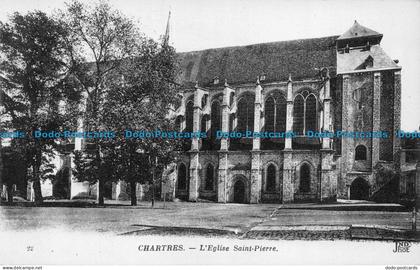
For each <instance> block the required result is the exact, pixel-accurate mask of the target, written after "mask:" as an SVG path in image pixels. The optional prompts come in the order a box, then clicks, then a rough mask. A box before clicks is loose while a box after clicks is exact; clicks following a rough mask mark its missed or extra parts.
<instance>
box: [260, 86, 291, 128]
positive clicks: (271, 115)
mask: <svg viewBox="0 0 420 270" xmlns="http://www.w3.org/2000/svg"><path fill="white" fill-rule="evenodd" d="M286 109H287V106H286V99H285V98H284V97H283V96H282V95H280V94H279V93H276V94H274V95H271V96H270V97H268V98H267V99H266V101H265V105H264V122H265V131H267V132H284V131H285V130H286V114H287V111H286Z"/></svg>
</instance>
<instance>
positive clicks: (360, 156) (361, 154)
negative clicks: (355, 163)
mask: <svg viewBox="0 0 420 270" xmlns="http://www.w3.org/2000/svg"><path fill="white" fill-rule="evenodd" d="M355 152H356V154H355V157H354V159H355V160H366V159H367V157H366V156H367V149H366V146H364V145H358V146H357V147H356V150H355Z"/></svg>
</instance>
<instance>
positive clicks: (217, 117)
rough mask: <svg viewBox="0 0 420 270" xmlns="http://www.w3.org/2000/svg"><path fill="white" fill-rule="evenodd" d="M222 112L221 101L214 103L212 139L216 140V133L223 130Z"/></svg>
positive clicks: (212, 107)
mask: <svg viewBox="0 0 420 270" xmlns="http://www.w3.org/2000/svg"><path fill="white" fill-rule="evenodd" d="M221 125H222V111H221V110H220V103H219V101H213V103H212V104H211V138H212V140H215V139H216V132H217V131H218V130H221V129H222V126H221Z"/></svg>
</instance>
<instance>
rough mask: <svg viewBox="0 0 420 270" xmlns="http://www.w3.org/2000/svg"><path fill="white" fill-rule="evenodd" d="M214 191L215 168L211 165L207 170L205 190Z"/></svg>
mask: <svg viewBox="0 0 420 270" xmlns="http://www.w3.org/2000/svg"><path fill="white" fill-rule="evenodd" d="M213 189H214V167H213V165H211V164H209V165H208V166H207V169H206V185H205V190H213Z"/></svg>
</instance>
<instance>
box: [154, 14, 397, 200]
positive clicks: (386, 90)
mask: <svg viewBox="0 0 420 270" xmlns="http://www.w3.org/2000/svg"><path fill="white" fill-rule="evenodd" d="M382 37H383V35H382V34H380V33H378V32H376V31H373V30H371V29H369V28H367V27H364V26H362V25H360V24H359V23H358V22H355V23H354V25H353V26H352V27H351V28H350V29H349V30H348V31H346V32H345V33H344V34H342V35H341V36H330V37H323V38H314V39H302V40H293V41H282V42H273V43H264V44H256V45H249V46H241V47H227V48H218V49H208V50H204V51H195V52H187V53H179V59H180V66H181V68H180V75H179V79H180V82H182V85H183V91H182V104H181V106H180V107H179V108H178V109H177V112H176V121H177V127H178V130H179V131H186V132H204V133H205V134H206V135H207V136H205V138H193V139H191V140H188V141H186V142H185V144H184V151H183V152H182V153H181V155H180V158H179V159H178V160H177V162H176V165H175V167H174V169H173V171H172V173H171V174H169V175H167V176H166V178H167V180H166V181H165V183H164V184H163V185H162V196H166V198H168V199H174V198H179V199H182V200H188V201H200V200H208V201H214V202H220V203H229V202H236V203H264V202H271V203H291V202H299V201H313V202H325V201H335V200H336V199H339V198H341V199H358V200H373V199H375V198H376V197H378V196H379V195H380V194H382V195H383V194H389V192H394V193H397V195H398V186H397V188H395V185H394V186H393V185H392V183H390V181H391V180H390V179H383V177H382V178H381V177H380V174H379V172H378V170H379V169H378V166H382V167H389V168H392V169H393V170H394V171H397V172H398V171H399V168H400V164H399V159H400V157H399V151H400V140H399V139H398V138H397V137H396V136H394V133H395V132H396V131H397V130H399V129H400V106H401V105H400V104H401V102H400V100H401V67H400V66H399V65H398V60H393V59H392V58H390V57H389V56H388V55H387V54H386V53H385V52H384V51H383V49H382V48H381V40H382ZM247 131H251V132H259V133H265V134H268V133H270V132H271V133H277V134H284V135H285V136H280V137H278V138H267V137H259V136H251V137H245V138H244V137H243V138H233V137H232V136H230V137H228V136H226V137H221V138H220V136H217V135H218V134H217V133H218V132H219V135H220V132H223V133H224V134H228V133H232V132H237V133H245V132H247ZM310 131H314V132H323V133H324V134H326V133H335V134H336V133H337V132H339V131H343V132H344V131H347V132H360V133H363V134H369V133H371V134H372V133H373V134H375V132H381V131H385V132H387V134H388V136H384V138H380V139H379V138H372V137H371V136H369V135H367V136H363V135H362V136H357V137H341V138H340V137H337V136H332V137H329V136H323V137H316V136H308V134H310ZM232 134H233V133H232ZM287 134H293V136H287ZM385 190H386V192H385ZM385 196H387V195H385Z"/></svg>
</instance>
